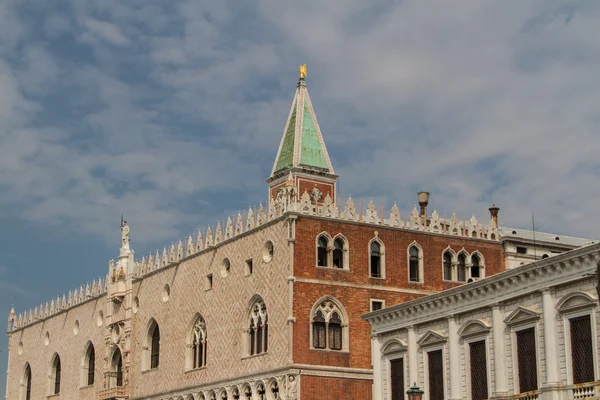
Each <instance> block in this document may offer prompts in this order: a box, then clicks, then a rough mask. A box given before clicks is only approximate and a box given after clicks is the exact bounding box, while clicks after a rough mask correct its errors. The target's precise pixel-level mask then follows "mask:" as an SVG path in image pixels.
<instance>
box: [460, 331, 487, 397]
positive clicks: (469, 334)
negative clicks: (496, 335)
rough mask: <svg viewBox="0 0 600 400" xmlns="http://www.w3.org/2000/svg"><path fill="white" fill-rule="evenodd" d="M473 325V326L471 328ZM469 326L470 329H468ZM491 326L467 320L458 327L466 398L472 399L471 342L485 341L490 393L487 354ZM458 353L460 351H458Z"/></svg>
mask: <svg viewBox="0 0 600 400" xmlns="http://www.w3.org/2000/svg"><path fill="white" fill-rule="evenodd" d="M472 327H474V328H472ZM469 328H470V329H469ZM491 329H492V328H491V326H489V324H487V323H486V322H484V321H481V320H468V321H466V322H465V323H463V324H462V325H461V327H460V328H459V329H458V335H459V336H460V338H461V342H462V343H463V345H464V354H465V392H466V395H467V400H471V399H472V393H471V346H470V345H471V343H476V342H481V341H484V342H485V352H486V357H485V369H486V375H487V386H488V387H487V390H488V396H490V395H491V393H492V371H491V364H490V358H489V355H490V354H491V352H490V331H491ZM458 354H460V351H459V352H458Z"/></svg>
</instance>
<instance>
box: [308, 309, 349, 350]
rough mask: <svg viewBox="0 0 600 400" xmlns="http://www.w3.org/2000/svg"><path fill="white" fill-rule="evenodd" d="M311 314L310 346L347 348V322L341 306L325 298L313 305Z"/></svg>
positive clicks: (325, 348) (326, 348) (336, 348)
mask: <svg viewBox="0 0 600 400" xmlns="http://www.w3.org/2000/svg"><path fill="white" fill-rule="evenodd" d="M311 315H312V321H311V322H312V331H311V334H312V348H314V349H321V350H335V351H340V350H347V349H348V324H347V323H346V322H345V321H346V320H345V317H344V315H345V314H344V312H343V310H342V308H341V306H339V305H338V304H337V303H336V302H334V301H333V300H330V299H327V300H324V301H321V302H320V303H319V304H318V305H317V306H316V307H314V308H313V311H312V314H311Z"/></svg>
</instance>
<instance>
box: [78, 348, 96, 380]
mask: <svg viewBox="0 0 600 400" xmlns="http://www.w3.org/2000/svg"><path fill="white" fill-rule="evenodd" d="M90 348H92V349H94V361H95V362H94V383H93V384H92V385H88V383H87V382H88V372H89V370H90V354H89V353H90ZM97 361H98V360H97V359H96V346H94V344H93V343H92V341H91V340H88V341H87V342H86V344H85V346H84V347H83V357H82V358H81V377H80V380H79V387H80V388H86V387H90V386H93V385H95V384H96V379H98V377H99V375H98V374H97V372H98V362H97Z"/></svg>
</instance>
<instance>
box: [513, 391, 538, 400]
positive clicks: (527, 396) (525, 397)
mask: <svg viewBox="0 0 600 400" xmlns="http://www.w3.org/2000/svg"><path fill="white" fill-rule="evenodd" d="M539 398H540V396H539V392H538V391H537V390H532V391H530V392H525V393H519V394H517V395H515V396H513V399H514V400H538V399H539Z"/></svg>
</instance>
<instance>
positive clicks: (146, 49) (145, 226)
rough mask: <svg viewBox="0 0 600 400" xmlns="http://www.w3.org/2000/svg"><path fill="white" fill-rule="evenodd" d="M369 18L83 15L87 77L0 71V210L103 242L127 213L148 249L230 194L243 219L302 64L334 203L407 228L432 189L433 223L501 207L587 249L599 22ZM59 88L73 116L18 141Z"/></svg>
mask: <svg viewBox="0 0 600 400" xmlns="http://www.w3.org/2000/svg"><path fill="white" fill-rule="evenodd" d="M180 4H181V6H179V5H180ZM378 4H379V5H376V6H373V5H368V6H367V5H365V3H359V2H343V3H342V2H339V1H334V2H328V3H327V4H322V3H320V2H319V3H317V2H306V3H303V4H302V6H299V5H296V4H285V5H284V4H282V3H280V2H273V1H271V0H263V1H260V2H259V6H258V8H256V9H244V8H238V7H233V6H232V3H229V2H221V3H219V4H200V3H197V2H182V3H178V4H177V5H171V6H169V7H171V8H169V9H168V10H167V9H165V7H166V6H164V5H162V4H153V3H145V4H144V7H143V9H139V10H138V9H135V10H134V9H133V8H132V7H131V6H129V5H127V4H124V3H119V2H117V3H111V4H107V5H106V7H104V6H102V7H100V6H98V5H97V4H94V3H93V2H87V3H86V2H82V3H77V4H76V5H75V7H76V9H77V15H76V16H75V18H76V20H77V21H83V26H84V27H85V28H86V30H85V32H84V33H83V36H80V38H82V40H83V42H84V43H85V44H86V45H88V46H89V48H90V49H91V50H92V52H93V64H95V65H96V66H91V64H92V62H82V61H80V60H78V58H77V57H78V56H74V57H73V58H72V59H71V58H69V56H68V55H67V53H61V56H60V57H61V59H60V60H57V57H58V55H55V54H51V53H50V52H49V51H48V50H47V47H45V46H44V45H42V44H38V45H36V46H30V47H31V50H29V51H26V52H24V53H23V54H21V57H22V60H23V62H24V63H25V65H29V68H28V69H25V70H23V71H16V70H15V69H13V70H12V71H11V69H10V68H9V67H6V68H4V69H2V68H1V67H2V65H3V64H0V72H1V73H0V85H3V87H4V88H6V90H3V91H2V93H1V94H0V113H4V115H10V116H11V121H16V122H13V126H12V128H11V129H4V133H3V134H2V135H1V136H0V140H2V137H3V138H4V143H5V146H3V147H2V148H1V149H0V153H1V154H2V156H3V157H2V161H0V163H2V165H3V169H4V171H5V172H4V173H1V172H0V186H4V187H7V188H10V189H11V191H10V195H9V196H7V197H5V198H3V199H2V200H1V201H2V202H3V203H4V204H12V205H13V206H14V205H15V204H20V207H24V209H25V210H26V212H23V215H25V216H26V217H24V218H27V219H30V220H34V221H36V222H38V223H47V224H57V225H66V226H69V225H77V226H78V229H84V231H86V232H92V233H95V234H99V235H104V236H106V237H111V238H112V236H114V226H113V224H112V222H111V223H108V222H107V220H108V218H106V216H107V215H113V216H118V215H119V214H120V213H121V212H125V211H126V214H128V215H129V217H128V218H129V219H130V220H131V222H132V223H136V222H137V224H138V227H137V228H136V227H135V226H134V228H136V229H134V230H135V231H137V232H139V236H138V239H139V240H140V241H144V242H146V243H149V242H155V241H160V240H164V239H173V238H174V237H176V236H178V235H180V234H181V232H180V229H181V227H185V229H188V226H189V221H190V214H189V212H190V211H187V210H185V207H184V206H183V204H185V203H190V202H191V203H194V202H195V201H196V200H198V201H201V202H202V201H205V200H204V199H202V194H205V193H210V194H211V195H215V196H217V195H218V194H219V193H221V194H222V196H223V197H224V198H225V199H226V200H224V201H222V202H219V204H212V205H210V206H207V207H206V208H205V209H203V210H201V211H200V212H198V210H194V217H193V218H195V220H197V221H205V220H206V221H207V222H210V223H214V221H213V220H214V218H215V217H210V215H208V213H209V212H215V211H214V210H218V209H221V208H225V209H228V210H229V209H232V210H235V209H234V207H238V205H237V203H236V205H233V203H231V202H232V201H238V202H239V201H240V199H237V200H234V199H231V198H228V197H227V196H228V194H227V193H228V192H229V191H230V190H232V189H237V190H242V191H244V192H245V193H246V194H245V195H246V196H247V199H248V200H241V201H242V202H243V203H245V204H247V205H249V204H252V203H254V201H256V200H257V199H260V198H261V197H262V195H263V194H264V189H265V187H264V185H265V184H264V182H263V179H264V177H265V176H262V175H263V174H268V171H269V170H270V167H271V163H272V159H273V157H274V156H275V151H276V149H277V144H278V142H279V139H280V136H281V133H282V130H283V125H284V122H285V118H286V116H287V113H288V110H289V107H290V102H291V97H292V94H293V90H294V85H295V79H296V66H297V65H298V64H300V63H303V62H307V63H308V65H309V76H308V84H309V90H310V92H311V97H312V99H313V103H314V104H315V107H316V112H317V115H318V118H319V122H320V124H321V128H322V129H323V132H324V134H325V139H326V141H327V143H328V144H329V150H330V153H331V154H332V156H333V157H334V162H335V167H336V171H337V172H338V173H339V174H340V175H341V188H342V191H343V192H344V193H347V192H351V193H352V194H353V195H355V196H365V198H367V197H371V196H374V197H378V198H380V199H381V201H384V202H386V203H387V206H388V207H389V206H391V204H392V201H393V200H398V202H399V204H400V205H402V207H403V208H402V212H403V213H405V212H408V211H409V210H410V208H412V205H413V204H414V202H415V200H416V199H415V198H416V191H417V190H420V189H425V190H429V191H431V192H432V206H434V207H437V208H438V210H439V211H440V212H443V211H444V210H445V211H446V212H448V213H451V212H452V210H454V209H456V210H457V212H458V213H459V214H460V215H463V216H467V217H468V216H470V214H471V213H475V214H476V215H477V217H478V218H481V217H482V216H483V217H486V214H487V207H488V206H489V205H490V204H491V203H492V202H495V203H497V204H499V205H500V206H501V208H502V211H501V222H503V223H505V224H513V225H516V226H527V225H528V223H529V222H528V221H529V220H530V213H531V211H535V212H536V216H537V219H538V220H539V221H540V222H539V225H540V226H541V227H542V228H544V229H547V230H554V231H559V232H563V233H572V234H579V235H590V236H595V235H596V234H595V232H596V229H595V224H594V223H593V220H592V219H590V218H589V215H591V214H592V213H593V212H594V205H593V204H592V203H593V199H595V198H597V197H598V195H600V189H598V188H597V185H595V184H594V182H595V181H597V178H598V170H599V167H598V163H597V162H596V161H595V154H594V152H593V150H594V149H595V148H598V147H599V139H598V138H597V135H595V132H597V131H598V121H599V118H598V112H597V110H596V109H595V105H596V104H598V100H600V99H599V98H598V97H599V96H600V87H599V84H598V83H596V82H597V81H596V79H595V74H596V71H597V69H598V64H599V63H600V60H599V56H598V54H600V53H599V52H598V51H597V50H598V49H597V47H598V45H597V44H596V42H595V41H594V39H593V38H595V36H597V32H598V28H597V27H596V24H595V23H594V15H597V14H598V9H597V7H594V6H591V5H590V3H586V4H585V7H587V8H586V9H585V12H582V11H581V10H580V9H578V8H573V9H563V8H561V7H560V6H559V5H558V3H550V2H543V3H542V2H540V3H536V4H535V5H528V4H523V3H511V4H510V5H506V4H502V5H495V4H491V3H490V4H484V3H480V2H475V1H473V2H463V3H459V4H452V5H450V4H447V3H445V2H439V3H438V4H437V6H436V7H433V6H431V5H430V4H427V5H426V4H425V3H423V2H418V1H408V2H403V3H390V4H389V5H387V6H386V5H385V4H384V3H378ZM378 7H379V8H378ZM580 7H584V5H582V6H580ZM50 15H53V14H50ZM100 15H101V16H102V17H101V18H100V17H99V16H100ZM299 15H301V16H302V18H299V17H298V16H299ZM50 18H52V17H50ZM62 22H63V23H61V24H58V25H57V24H56V21H54V22H52V20H49V22H47V24H46V26H53V25H56V26H59V25H60V27H62V28H61V29H63V28H65V27H68V25H67V24H65V23H64V22H65V21H62ZM67 29H71V30H73V29H74V28H73V27H68V28H67ZM59 31H60V29H59ZM60 32H63V31H60ZM73 33H74V36H77V33H76V32H73ZM11 35H12V37H14V38H22V37H23V29H22V28H21V29H17V30H15V31H14V32H11ZM15 40H20V39H15ZM104 43H108V44H112V45H115V47H112V46H105V45H104ZM122 46H127V47H128V53H127V55H126V56H125V55H123V54H122V53H120V49H119V47H122ZM4 65H9V64H7V63H6V62H5V63H4ZM36 68H37V70H36ZM2 71H4V72H2ZM15 77H16V78H15ZM53 85H58V86H53ZM61 85H62V86H61ZM65 85H66V86H67V87H69V88H75V89H76V93H77V96H79V97H78V98H76V99H68V98H67V99H65V103H66V104H68V106H69V107H81V108H82V109H83V110H84V111H81V112H77V113H75V114H73V115H65V116H61V117H62V118H64V119H63V120H61V122H60V123H58V124H57V125H56V126H53V127H46V128H45V129H40V128H36V127H33V126H28V124H27V122H26V120H25V119H24V118H29V121H32V120H33V118H34V117H35V115H36V110H40V109H41V110H45V108H46V107H47V106H48V105H47V104H44V103H40V104H36V103H32V102H31V101H30V100H29V99H28V97H27V95H24V94H23V93H27V94H28V93H30V92H31V90H32V87H33V88H40V89H39V90H42V89H44V90H46V91H50V93H53V92H52V91H56V92H54V94H58V93H60V90H63V88H64V87H65ZM75 100H77V101H75ZM36 107H38V108H36ZM40 107H41V108H40ZM15 115H16V116H20V117H19V118H17V119H15ZM73 118H75V119H76V121H74V120H73ZM70 119H71V120H70ZM75 122H76V124H75ZM15 124H16V125H15ZM180 125H183V126H180ZM5 126H7V125H6V123H5ZM214 127H216V128H217V129H216V130H215V128H214ZM81 143H88V144H87V145H85V146H81V145H80V144H81ZM75 144H77V145H75ZM573 193H577V194H578V195H577V196H574V195H573ZM183 233H186V232H183ZM596 236H597V235H596Z"/></svg>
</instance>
